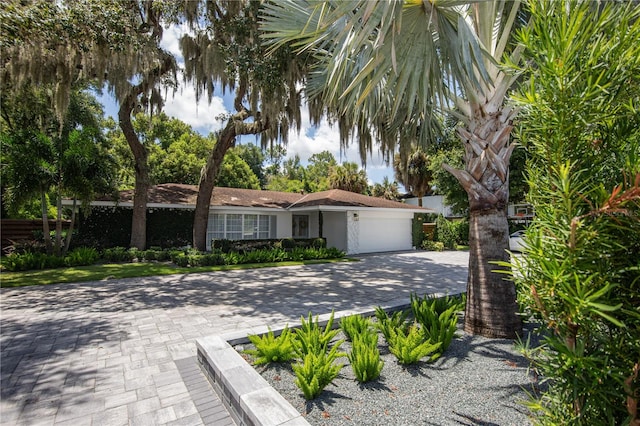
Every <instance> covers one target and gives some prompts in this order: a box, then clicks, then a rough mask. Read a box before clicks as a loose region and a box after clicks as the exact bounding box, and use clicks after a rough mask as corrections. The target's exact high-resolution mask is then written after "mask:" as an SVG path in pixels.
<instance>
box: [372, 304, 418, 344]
mask: <svg viewBox="0 0 640 426" xmlns="http://www.w3.org/2000/svg"><path fill="white" fill-rule="evenodd" d="M375 315H376V319H377V320H378V322H377V323H376V324H375V327H376V328H377V329H378V330H380V332H381V333H382V335H383V336H384V338H385V340H386V341H387V342H388V341H389V340H390V339H391V338H392V335H393V334H394V333H395V332H396V330H402V331H403V332H404V333H407V332H408V331H409V326H410V324H409V323H408V322H407V318H408V316H409V312H408V311H402V310H400V311H396V312H394V313H393V314H392V315H391V316H389V314H388V313H387V311H385V310H384V309H382V308H381V307H380V306H378V307H376V314H375Z"/></svg>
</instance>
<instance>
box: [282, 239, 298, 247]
mask: <svg viewBox="0 0 640 426" xmlns="http://www.w3.org/2000/svg"><path fill="white" fill-rule="evenodd" d="M295 247H296V240H294V239H293V238H285V239H283V240H282V248H283V249H285V250H287V249H293V248H295Z"/></svg>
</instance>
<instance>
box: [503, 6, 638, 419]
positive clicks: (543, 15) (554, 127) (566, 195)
mask: <svg viewBox="0 0 640 426" xmlns="http://www.w3.org/2000/svg"><path fill="white" fill-rule="evenodd" d="M528 7H529V13H530V14H531V24H530V25H528V26H527V27H525V28H523V29H522V31H521V32H520V33H518V42H519V43H520V44H521V45H522V46H524V47H525V52H524V53H525V55H526V56H527V64H528V65H529V67H528V68H527V69H525V75H526V77H528V79H529V84H526V85H523V86H522V87H521V90H520V91H519V93H518V94H517V96H516V97H515V100H516V101H517V102H518V103H519V106H521V107H522V111H523V114H522V117H521V124H520V133H519V135H518V137H519V139H520V142H521V143H522V145H524V146H525V147H526V148H527V150H528V151H529V154H530V159H529V163H528V169H527V178H528V181H529V187H530V193H529V201H530V203H531V204H532V205H533V206H534V209H535V218H534V221H533V223H532V225H531V226H530V227H529V228H528V230H527V232H526V235H525V250H524V254H523V256H521V257H517V258H515V259H516V263H515V265H514V273H513V279H514V281H515V282H516V286H517V289H518V299H519V302H520V304H521V305H522V306H523V307H524V309H525V313H526V314H528V315H532V316H533V317H534V318H536V319H537V320H538V321H539V323H540V324H541V329H540V333H541V334H542V335H543V341H544V344H543V345H541V346H539V347H536V348H531V347H528V345H525V347H524V348H523V349H524V352H525V354H526V355H527V356H528V357H529V358H530V359H531V361H532V364H533V367H534V368H535V369H536V370H537V371H538V372H539V373H540V374H541V375H542V376H543V377H544V378H545V379H546V380H547V383H548V390H547V391H545V392H544V393H542V394H541V395H534V396H533V398H534V399H532V400H531V401H530V407H531V408H532V410H533V411H534V412H536V413H538V417H536V418H535V422H536V423H538V424H543V425H552V424H573V425H591V424H633V423H634V422H637V421H638V418H640V412H639V411H638V401H639V399H640V398H638V395H640V383H639V381H638V376H637V370H638V368H639V365H640V360H639V359H638V354H639V353H640V315H639V313H638V306H640V277H639V274H638V271H639V270H640V268H639V266H640V265H639V264H638V259H639V258H640V239H638V235H640V220H639V218H640V214H639V213H640V161H639V159H640V130H639V129H640V113H639V106H638V102H637V100H638V99H639V97H638V96H639V95H640V89H639V88H640V62H638V58H639V57H640V44H638V42H637V41H638V39H640V9H638V7H637V5H635V4H633V3H626V2H624V3H620V2H605V3H603V4H601V5H598V6H596V5H595V4H594V3H591V2H583V1H569V2H564V3H562V4H559V3H556V2H546V1H542V0H540V1H538V0H536V1H530V2H529V3H528Z"/></svg>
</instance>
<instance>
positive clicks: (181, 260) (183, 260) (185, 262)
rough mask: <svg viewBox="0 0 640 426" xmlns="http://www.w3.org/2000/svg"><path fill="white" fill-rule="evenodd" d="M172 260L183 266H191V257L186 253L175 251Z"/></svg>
mask: <svg viewBox="0 0 640 426" xmlns="http://www.w3.org/2000/svg"><path fill="white" fill-rule="evenodd" d="M171 260H172V261H173V263H175V264H176V265H178V266H180V267H181V268H185V267H187V266H189V257H188V256H187V255H186V254H185V253H182V252H180V253H175V254H174V255H172V257H171Z"/></svg>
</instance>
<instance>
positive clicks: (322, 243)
mask: <svg viewBox="0 0 640 426" xmlns="http://www.w3.org/2000/svg"><path fill="white" fill-rule="evenodd" d="M311 247H313V248H317V249H323V248H327V240H325V239H324V238H314V239H313V241H311Z"/></svg>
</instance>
